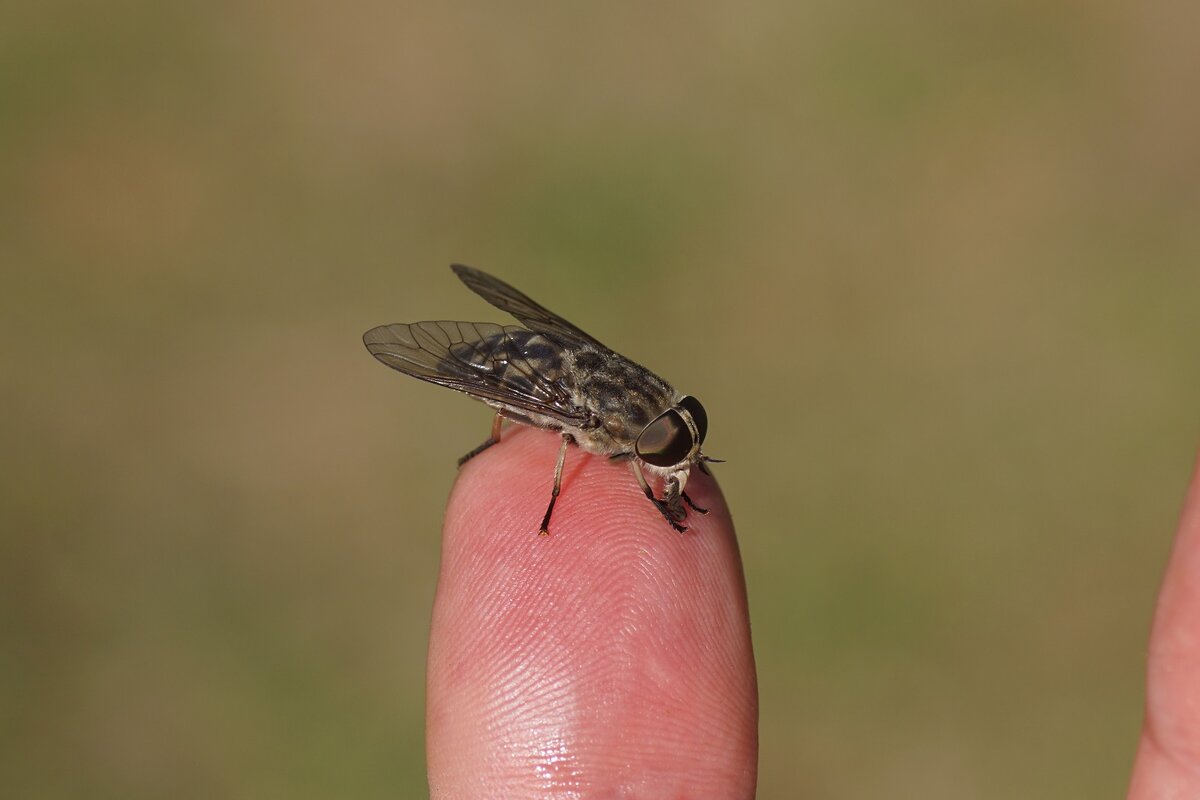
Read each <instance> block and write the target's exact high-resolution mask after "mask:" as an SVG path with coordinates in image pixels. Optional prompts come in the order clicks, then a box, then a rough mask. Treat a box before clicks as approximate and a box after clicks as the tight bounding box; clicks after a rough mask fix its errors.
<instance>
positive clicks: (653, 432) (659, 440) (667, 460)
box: [636, 409, 692, 467]
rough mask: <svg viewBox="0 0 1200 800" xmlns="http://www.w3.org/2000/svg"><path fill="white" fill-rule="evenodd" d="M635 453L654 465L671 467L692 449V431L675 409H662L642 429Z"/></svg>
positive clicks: (685, 456)
mask: <svg viewBox="0 0 1200 800" xmlns="http://www.w3.org/2000/svg"><path fill="white" fill-rule="evenodd" d="M636 449H637V454H638V456H639V457H640V458H642V459H643V460H644V461H646V463H648V464H653V465H654V466H656V467H673V466H675V465H676V464H678V463H679V462H680V461H683V460H684V459H685V458H687V455H688V453H690V452H691V451H692V432H691V431H689V430H688V426H687V424H686V423H685V422H684V421H683V417H681V416H679V412H678V411H676V410H675V409H670V410H669V411H664V412H663V413H662V414H660V415H659V416H658V418H657V419H655V420H654V422H651V423H650V424H649V425H647V426H646V428H645V430H643V431H642V435H641V436H639V437H638V440H637V447H636Z"/></svg>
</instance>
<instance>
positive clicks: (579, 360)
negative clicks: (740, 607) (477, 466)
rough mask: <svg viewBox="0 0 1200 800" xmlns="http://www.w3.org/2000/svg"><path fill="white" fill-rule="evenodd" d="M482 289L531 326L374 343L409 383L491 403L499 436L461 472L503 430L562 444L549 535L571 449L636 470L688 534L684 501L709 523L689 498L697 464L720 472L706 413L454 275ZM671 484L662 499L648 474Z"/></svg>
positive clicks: (544, 317) (441, 327) (403, 333)
mask: <svg viewBox="0 0 1200 800" xmlns="http://www.w3.org/2000/svg"><path fill="white" fill-rule="evenodd" d="M451 269H453V270H454V272H455V274H457V275H458V277H459V278H461V279H462V282H463V283H465V284H466V285H467V287H468V288H469V289H471V291H473V292H475V293H476V294H478V295H480V296H481V297H483V299H484V300H487V301H488V302H489V303H491V304H492V305H494V306H496V307H497V308H499V309H501V310H502V311H506V312H508V313H509V314H512V315H513V316H514V317H516V318H517V319H518V320H520V321H521V322H522V323H524V325H525V327H521V326H518V325H497V324H495V323H491V322H451V321H447V320H441V321H436V322H413V323H403V322H398V323H395V324H392V325H381V326H379V327H378V328H372V329H371V330H369V331H367V332H366V333H365V334H363V343H364V344H366V346H367V350H369V351H370V352H371V355H373V356H375V357H376V358H377V359H379V360H380V361H382V362H383V363H384V364H387V365H388V366H389V367H391V368H392V369H397V370H399V371H400V372H403V373H405V374H406V375H412V376H413V377H414V378H420V379H421V380H423V381H428V382H430V383H436V384H438V385H439V386H445V387H447V388H450V389H454V390H455V391H459V392H463V393H464V394H468V395H470V396H471V397H474V398H476V399H477V400H481V401H483V402H484V403H487V404H488V405H489V406H491V407H492V408H493V409H495V411H496V417H495V419H494V420H493V422H492V435H491V436H489V437H488V438H487V439H486V440H485V441H484V442H483V443H482V444H481V445H479V446H478V447H476V448H475V449H474V450H472V451H471V452H469V453H467V454H466V455H464V456H463V457H462V458H460V459H459V460H458V465H459V466H460V467H461V466H462V465H463V464H465V463H466V462H467V461H469V460H470V459H472V458H474V457H475V456H477V455H479V454H480V453H482V452H483V451H484V450H486V449H488V448H489V447H491V446H492V445H494V444H496V443H498V442H499V441H500V424H501V420H504V419H508V420H512V421H513V422H517V423H520V424H523V425H531V426H533V427H536V428H546V429H549V430H553V431H558V432H559V433H560V434H562V445H561V446H560V447H559V450H558V461H557V462H556V464H555V465H554V488H553V489H552V490H551V493H550V503H549V505H548V506H546V515H545V517H543V518H542V525H541V528H539V531H538V532H539V533H540V534H541V535H543V536H545V535H547V534H548V533H549V529H550V515H551V514H552V513H553V512H554V504H555V502H556V501H557V500H558V494H559V489H560V487H561V485H562V472H563V462H564V460H565V459H566V455H567V445H568V444H570V443H572V442H573V443H575V444H576V445H578V446H579V447H581V448H582V449H584V450H586V451H588V452H589V453H597V454H599V455H605V456H608V457H609V458H611V459H613V460H619V461H626V462H628V463H629V466H630V468H631V469H632V471H633V475H634V477H635V478H636V479H637V482H638V485H639V486H640V487H641V489H642V492H643V493H644V494H645V495H646V499H648V500H649V501H650V502H651V503H653V504H654V507H655V508H657V509H658V510H659V512H660V513H661V514H662V515H663V517H664V518H665V519H666V520H667V522H669V523H670V524H671V527H673V528H674V529H675V530H677V531H679V532H681V533H682V532H683V531H686V530H687V528H686V527H685V526H684V525H683V524H682V523H683V521H684V519H685V518H686V517H687V511H686V509H685V508H684V505H683V504H684V503H687V505H688V506H690V507H691V508H692V509H693V510H694V511H696V512H698V513H700V514H707V513H708V511H707V510H706V509H703V508H700V507H698V506H697V505H696V504H695V503H693V502H692V500H691V498H690V497H688V495H687V493H686V492H685V491H684V487H685V486H686V485H687V480H688V475H689V474H690V473H691V468H692V466H693V465H694V466H697V467H699V469H701V470H702V471H704V472H707V471H708V470H707V468H706V467H705V463H706V462H710V461H711V462H716V461H717V460H718V459H713V458H709V457H708V456H706V455H704V454H703V453H701V452H700V446H701V445H702V444H704V435H705V433H706V432H707V430H708V415H707V414H705V412H704V406H702V405H700V401H699V400H697V399H696V398H695V397H692V396H691V395H683V394H680V393H679V392H677V391H675V389H673V388H672V387H671V385H670V384H668V383H667V382H666V381H664V380H663V379H662V378H660V377H658V376H657V375H655V374H654V373H653V372H651V371H650V370H648V369H646V368H645V367H643V366H641V365H640V364H635V363H634V362H633V361H630V360H629V359H627V358H625V357H624V356H622V355H620V354H619V353H616V352H614V351H612V350H610V349H609V348H607V347H605V346H604V345H603V344H601V343H600V342H599V341H597V340H596V339H594V338H592V337H591V336H589V335H588V334H586V333H584V332H583V331H582V330H580V329H579V328H577V327H576V326H574V325H572V324H571V323H570V322H567V321H566V320H565V319H563V318H562V317H560V316H558V315H557V314H555V313H553V312H551V311H549V310H547V309H545V308H543V307H542V306H540V305H538V304H537V303H535V302H534V301H533V300H530V299H529V298H528V297H526V296H525V295H524V294H522V293H521V292H519V291H517V290H516V289H514V288H513V287H511V286H509V285H508V284H507V283H505V282H503V281H501V280H499V279H498V278H494V277H492V276H491V275H488V274H487V273H486V272H483V271H481V270H478V269H474V268H472V267H466V266H463V265H461V264H454V265H452V266H451ZM647 473H649V474H650V475H651V476H654V477H657V478H661V479H662V481H663V487H664V488H663V497H662V499H659V498H658V497H655V495H654V491H653V490H652V489H651V488H650V484H649V483H648V482H647V480H646V474H647Z"/></svg>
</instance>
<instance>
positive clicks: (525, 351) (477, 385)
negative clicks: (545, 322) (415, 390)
mask: <svg viewBox="0 0 1200 800" xmlns="http://www.w3.org/2000/svg"><path fill="white" fill-rule="evenodd" d="M363 343H364V344H366V346H367V350H369V351H370V352H371V355H373V356H375V357H376V358H377V359H379V360H380V361H382V362H383V363H384V364H387V365H388V366H389V367H391V368H393V369H396V370H399V371H400V372H403V373H405V374H406V375H412V376H413V377H415V378H420V379H421V380H424V381H429V382H430V383H436V384H438V385H440V386H446V387H448V388H451V389H455V390H457V391H460V392H465V393H466V394H469V395H473V396H475V397H479V398H481V399H484V400H493V401H495V402H498V403H502V404H505V405H509V406H512V407H514V408H517V409H521V410H524V411H528V412H531V413H534V414H544V415H546V416H549V417H552V418H554V419H558V420H560V421H562V422H564V423H567V424H571V425H579V424H581V423H582V422H583V421H584V420H586V419H587V414H586V413H585V412H584V411H583V409H581V408H578V407H577V406H576V405H575V403H574V401H573V400H572V396H573V394H574V391H573V390H574V385H573V382H572V380H571V378H570V376H569V375H568V374H567V373H566V371H565V370H564V369H563V362H562V350H561V347H560V346H559V345H558V344H556V343H555V342H552V341H550V340H549V339H547V338H546V337H545V336H543V335H541V334H538V333H535V332H533V331H528V330H526V329H524V328H521V327H518V326H516V325H505V326H501V325H496V324H494V323H491V322H452V321H448V320H440V321H436V322H414V323H411V324H408V323H396V324H393V325H381V326H379V327H378V328H372V329H371V330H369V331H367V332H366V333H365V334H363Z"/></svg>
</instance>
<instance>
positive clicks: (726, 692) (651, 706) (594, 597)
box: [426, 426, 758, 800]
mask: <svg viewBox="0 0 1200 800" xmlns="http://www.w3.org/2000/svg"><path fill="white" fill-rule="evenodd" d="M558 444H559V437H558V435H557V434H551V433H546V432H542V431H536V430H532V429H526V428H520V427H517V426H513V427H508V428H506V429H505V431H504V441H503V443H502V444H500V445H497V446H495V447H492V448H491V449H489V450H487V451H485V452H484V453H482V454H481V455H479V456H477V457H476V458H475V459H473V460H472V461H470V462H468V463H467V464H466V465H465V466H464V467H463V469H462V472H461V475H460V477H459V479H458V483H457V484H456V485H455V487H454V491H453V493H452V494H451V497H450V504H449V507H448V508H447V510H446V523H445V532H444V541H443V547H442V568H441V576H440V578H439V581H438V591H437V598H436V601H435V603H434V612H433V630H432V634H431V638H430V648H429V677H428V710H427V714H426V723H427V748H428V761H429V782H430V787H431V793H432V797H433V798H455V800H470V799H471V798H505V799H506V800H519V799H520V798H591V797H600V798H692V797H695V798H716V797H719V798H730V799H731V800H736V798H752V797H753V796H754V788H755V780H756V767H757V757H758V735H757V721H758V697H757V687H756V682H755V673H754V656H753V653H752V652H751V648H750V626H749V617H748V614H747V608H746V592H745V584H744V582H743V578H742V565H741V560H740V558H739V556H738V550H737V542H736V539H735V538H734V533H733V524H732V522H731V520H730V517H729V511H728V509H727V508H726V507H725V502H724V499H723V498H722V496H721V493H720V490H719V489H718V488H717V485H716V482H715V481H714V480H713V479H712V478H710V477H707V476H705V475H703V474H702V473H700V472H699V470H693V471H692V477H691V480H690V481H689V483H688V487H687V488H688V494H689V496H690V497H691V498H692V499H693V500H694V501H695V502H696V503H697V505H700V506H702V507H707V508H709V509H710V510H711V513H710V514H709V515H708V516H701V515H700V514H697V513H696V512H690V513H689V516H688V519H687V521H686V523H685V524H687V525H688V526H689V527H690V528H691V530H689V531H688V532H687V533H685V534H679V533H676V532H675V531H673V530H672V529H671V527H670V526H669V525H668V524H667V523H666V521H665V520H664V519H663V518H662V516H661V515H660V514H659V512H658V511H657V510H655V508H654V507H653V506H652V505H650V503H649V502H648V501H647V500H646V498H645V496H644V495H643V494H642V492H641V490H640V489H639V488H638V485H637V482H636V481H635V479H634V477H633V475H632V474H631V473H630V471H629V468H628V466H626V465H624V464H616V463H610V462H609V461H608V459H606V458H603V457H599V456H592V455H588V454H585V453H583V452H582V451H581V450H579V449H578V448H576V447H572V448H570V449H569V450H568V451H567V461H566V466H565V468H564V469H563V481H562V494H561V495H560V497H559V499H558V505H557V506H556V507H555V510H554V517H553V519H552V520H551V523H550V535H549V536H538V535H537V529H538V525H539V523H540V522H541V519H542V514H543V513H544V512H545V509H546V503H547V501H548V500H549V498H550V487H551V484H552V480H553V470H554V461H555V458H556V456H557V453H558ZM655 488H656V490H659V491H660V490H661V488H660V487H655Z"/></svg>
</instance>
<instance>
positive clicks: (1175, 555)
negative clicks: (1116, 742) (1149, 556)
mask: <svg viewBox="0 0 1200 800" xmlns="http://www.w3.org/2000/svg"><path fill="white" fill-rule="evenodd" d="M1129 797H1130V799H1131V800H1143V799H1144V800H1150V799H1151V798H1153V800H1171V799H1173V798H1193V797H1200V462H1198V463H1197V465H1196V471H1195V472H1194V474H1193V476H1192V485H1191V488H1190V489H1189V490H1188V496H1187V500H1186V501H1185V503H1184V508H1183V516H1182V518H1181V519H1180V521H1179V532H1178V533H1177V534H1176V535H1175V547H1174V549H1173V551H1172V552H1171V559H1170V562H1169V563H1168V564H1167V572H1166V575H1165V576H1164V577H1163V584H1162V589H1161V591H1160V592H1159V595H1158V609H1157V611H1156V612H1155V614H1154V627H1153V628H1152V630H1151V632H1150V659H1149V664H1148V669H1147V688H1146V718H1145V721H1144V722H1143V725H1142V738H1141V741H1140V742H1139V743H1138V751H1137V760H1136V761H1135V762H1134V767H1133V780H1132V782H1131V785H1130V788H1129Z"/></svg>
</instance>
